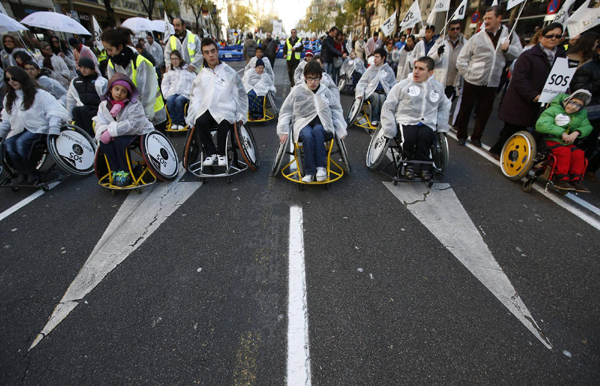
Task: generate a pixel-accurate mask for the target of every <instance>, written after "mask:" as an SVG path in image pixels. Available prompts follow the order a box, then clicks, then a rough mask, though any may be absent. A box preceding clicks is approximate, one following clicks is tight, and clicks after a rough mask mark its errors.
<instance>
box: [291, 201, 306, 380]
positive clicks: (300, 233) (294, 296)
mask: <svg viewBox="0 0 600 386" xmlns="http://www.w3.org/2000/svg"><path fill="white" fill-rule="evenodd" d="M302 221H303V220H302V208H301V207H299V206H292V207H291V208H290V235H289V237H290V244H289V252H288V255H289V256H288V259H289V273H288V281H289V288H288V292H289V293H288V296H289V300H288V353H287V384H288V385H290V386H292V385H293V386H296V385H298V386H299V385H305V386H310V384H311V373H310V352H309V347H308V309H307V307H308V306H307V302H306V272H305V270H304V228H303V224H302Z"/></svg>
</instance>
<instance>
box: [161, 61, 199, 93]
mask: <svg viewBox="0 0 600 386" xmlns="http://www.w3.org/2000/svg"><path fill="white" fill-rule="evenodd" d="M187 67H188V65H187V64H184V65H183V67H177V68H175V69H174V70H170V71H169V72H167V73H165V75H163V78H162V83H161V84H160V90H161V91H162V93H163V95H164V97H165V99H167V98H168V97H170V96H171V95H183V96H184V97H186V98H187V99H190V94H191V93H192V84H193V83H194V79H196V73H194V72H189V71H188V70H187Z"/></svg>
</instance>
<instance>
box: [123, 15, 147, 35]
mask: <svg viewBox="0 0 600 386" xmlns="http://www.w3.org/2000/svg"><path fill="white" fill-rule="evenodd" d="M121 26H123V27H127V28H129V29H130V30H132V31H134V32H137V31H152V30H154V26H153V24H152V21H150V20H148V19H146V18H143V17H131V18H129V19H127V20H125V21H124V22H123V23H122V24H121Z"/></svg>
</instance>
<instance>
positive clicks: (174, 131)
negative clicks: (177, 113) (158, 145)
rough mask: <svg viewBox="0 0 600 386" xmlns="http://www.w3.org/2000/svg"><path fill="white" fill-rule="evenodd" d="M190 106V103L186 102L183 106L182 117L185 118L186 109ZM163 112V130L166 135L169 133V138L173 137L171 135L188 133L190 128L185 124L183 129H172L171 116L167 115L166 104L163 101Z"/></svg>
mask: <svg viewBox="0 0 600 386" xmlns="http://www.w3.org/2000/svg"><path fill="white" fill-rule="evenodd" d="M189 105H190V102H189V101H188V102H187V103H186V104H185V105H184V106H183V116H184V117H185V116H187V111H188V107H189ZM165 111H166V112H167V128H166V129H165V132H166V133H169V136H171V135H173V133H185V132H188V131H190V128H189V127H188V125H187V124H186V125H185V127H184V128H183V129H181V130H175V129H173V121H172V120H171V115H170V114H169V110H168V109H167V102H166V101H165Z"/></svg>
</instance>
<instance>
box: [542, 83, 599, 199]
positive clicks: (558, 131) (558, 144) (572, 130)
mask: <svg viewBox="0 0 600 386" xmlns="http://www.w3.org/2000/svg"><path fill="white" fill-rule="evenodd" d="M591 99H592V94H591V93H590V92H589V91H587V90H577V91H575V92H574V93H572V94H571V95H567V94H559V95H557V96H556V98H554V100H553V101H552V103H551V104H550V107H548V108H547V109H546V110H544V112H543V113H542V115H541V116H540V118H539V119H538V121H537V123H536V124H535V131H537V132H538V133H542V134H543V135H544V140H545V142H546V147H547V148H548V149H550V151H551V152H552V154H553V155H554V157H556V164H555V165H554V168H555V170H556V174H555V177H554V186H555V187H556V188H557V189H560V190H564V191H576V192H580V193H589V192H590V191H589V189H588V188H586V187H585V186H583V185H582V184H581V181H582V180H583V173H584V172H585V153H584V151H583V150H582V149H580V148H579V147H578V146H577V145H576V144H575V141H576V140H577V139H580V138H584V137H587V136H588V135H589V134H590V133H591V132H592V125H591V124H590V121H589V120H588V117H587V111H586V110H585V109H584V107H585V106H587V105H588V103H590V100H591Z"/></svg>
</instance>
